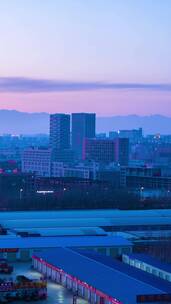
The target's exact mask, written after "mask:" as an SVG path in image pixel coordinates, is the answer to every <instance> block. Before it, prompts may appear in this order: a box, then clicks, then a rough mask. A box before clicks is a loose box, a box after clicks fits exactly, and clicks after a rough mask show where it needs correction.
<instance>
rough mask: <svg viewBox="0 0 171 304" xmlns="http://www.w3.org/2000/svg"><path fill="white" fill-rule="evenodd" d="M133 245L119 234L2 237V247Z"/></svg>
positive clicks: (0, 239) (0, 243)
mask: <svg viewBox="0 0 171 304" xmlns="http://www.w3.org/2000/svg"><path fill="white" fill-rule="evenodd" d="M118 246H121V247H122V246H123V247H124V246H132V243H131V242H130V241H128V240H126V239H124V238H122V237H119V236H116V237H115V236H81V237H80V236H74V237H73V236H71V237H70V236H66V237H63V236H59V237H56V236H55V237H53V236H52V237H25V238H23V237H8V236H6V237H5V238H4V237H0V248H21V249H22V248H32V249H34V248H37V249H38V248H56V247H118Z"/></svg>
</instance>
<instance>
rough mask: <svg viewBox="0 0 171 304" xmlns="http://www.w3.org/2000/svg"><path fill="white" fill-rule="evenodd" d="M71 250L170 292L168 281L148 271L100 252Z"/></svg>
mask: <svg viewBox="0 0 171 304" xmlns="http://www.w3.org/2000/svg"><path fill="white" fill-rule="evenodd" d="M73 250H74V251H75V252H78V253H80V254H82V255H85V256H87V257H89V258H91V259H93V260H95V261H98V262H100V263H102V264H104V265H106V266H109V267H111V268H112V269H115V270H118V271H121V272H123V273H125V274H128V275H129V276H131V277H133V278H135V279H137V280H139V281H142V282H144V283H148V284H150V285H152V286H153V287H156V288H162V290H164V291H165V292H170V290H171V283H170V282H168V281H165V280H163V279H160V278H158V277H155V276H154V275H152V274H150V273H147V272H145V271H142V270H140V269H137V268H135V267H132V266H130V265H128V264H125V263H123V262H120V261H118V260H116V259H114V258H111V257H108V256H105V255H103V254H100V253H97V252H94V251H87V250H79V249H73ZM128 256H129V255H128ZM130 256H131V254H130Z"/></svg>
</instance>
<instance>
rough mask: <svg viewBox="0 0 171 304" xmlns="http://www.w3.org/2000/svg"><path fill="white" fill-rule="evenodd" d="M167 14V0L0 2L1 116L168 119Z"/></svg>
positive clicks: (170, 86) (170, 5) (170, 62)
mask: <svg viewBox="0 0 171 304" xmlns="http://www.w3.org/2000/svg"><path fill="white" fill-rule="evenodd" d="M170 13H171V3H170V1H169V0H166V1H164V2H161V1H159V0H157V1H155V5H154V2H153V1H149V0H148V1H147V0H145V1H143V2H137V1H135V0H128V1H111V0H108V1H107V2H106V1H103V0H102V1H97V0H95V1H93V2H92V1H86V3H84V2H83V1H79V0H78V1H75V2H73V1H71V0H65V1H62V2H61V1H55V0H50V1H48V2H44V3H42V1H39V0H38V1H36V2H35V1H32V0H31V1H25V2H24V3H23V1H21V0H14V1H13V2H12V1H9V0H6V1H1V3H0V20H1V21H0V25H1V27H0V35H1V50H0V65H1V72H0V109H16V110H19V111H26V112H49V113H56V112H58V113H60V112H62V113H63V112H67V113H71V112H73V111H75V112H96V113H97V115H99V116H102V115H104V116H110V115H128V114H139V115H151V114H162V115H167V116H171V110H169V107H170V100H171V72H170V71H171V60H170V54H169V50H170V46H171V40H170V31H169V29H170V26H171V21H170ZM49 16H50V18H49Z"/></svg>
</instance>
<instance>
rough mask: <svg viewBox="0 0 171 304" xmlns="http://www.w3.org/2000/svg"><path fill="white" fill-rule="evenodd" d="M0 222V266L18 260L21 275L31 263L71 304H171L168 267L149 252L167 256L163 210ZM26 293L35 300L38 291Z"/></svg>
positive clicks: (21, 215)
mask: <svg viewBox="0 0 171 304" xmlns="http://www.w3.org/2000/svg"><path fill="white" fill-rule="evenodd" d="M0 224H1V226H0V233H1V235H0V258H1V259H5V260H6V262H4V263H6V264H5V265H7V266H5V267H6V268H5V269H6V270H5V271H7V270H8V269H10V267H11V266H13V265H14V269H15V264H16V263H18V264H17V265H19V266H17V267H20V266H21V268H22V265H26V268H27V271H26V274H27V273H28V268H29V269H31V268H30V267H31V260H32V267H33V268H34V270H35V273H36V276H37V274H38V275H39V276H40V275H41V276H42V277H43V279H44V280H45V281H47V286H49V284H51V282H53V283H54V284H55V286H56V287H54V290H56V291H57V290H58V288H63V289H64V288H65V290H66V292H70V297H71V299H72V297H73V303H74V304H75V303H81V302H77V299H80V298H81V299H83V300H82V301H83V303H86V304H87V303H92V304H120V303H122V304H137V303H138V304H139V303H143V302H145V303H149V302H151V303H152V302H153V303H158V302H162V301H163V302H164V303H170V302H171V295H170V290H171V282H170V273H166V271H165V270H166V268H167V269H168V270H169V269H170V268H169V267H168V266H167V265H166V264H164V263H162V262H160V261H159V260H155V259H154V258H153V257H152V256H156V257H157V258H159V259H161V260H162V259H164V260H166V261H167V262H168V261H170V260H169V259H170V236H171V212H170V211H168V210H167V211H166V210H145V211H136V212H135V211H120V210H93V211H92V210H85V211H81V210H75V211H55V212H51V211H48V212H41V211H40V212H16V214H15V216H14V214H13V213H12V212H4V213H1V214H0ZM149 226H150V233H149V228H148V227H149ZM161 244H162V245H161ZM166 245H167V246H168V247H166ZM166 248H167V250H166ZM163 251H164V253H165V255H163ZM145 252H146V255H145V254H144V253H145ZM142 253H143V255H142ZM145 257H146V258H145ZM157 261H158V262H157ZM145 263H146V264H145ZM144 265H145V266H144ZM2 266H3V265H2ZM156 266H158V268H157V271H156V268H155V267H156ZM154 268H155V269H154ZM19 269H20V268H19ZM31 273H32V275H33V274H34V272H33V271H32V270H31ZM22 274H25V272H22ZM30 280H31V282H32V278H30ZM38 280H40V277H39V279H38ZM106 282H108V284H106ZM4 284H5V283H4ZM59 286H60V287H59ZM123 286H128V287H129V288H127V292H126V294H125V293H124V292H123ZM48 290H49V289H47V291H48ZM38 292H39V291H38ZM40 293H41V295H42V291H41V290H40ZM27 294H28V300H29V299H31V297H34V298H35V299H36V297H37V291H36V294H34V295H33V296H32V295H30V294H29V292H28V291H27ZM43 296H46V293H44V291H43ZM74 299H76V300H74ZM45 301H47V303H49V302H48V293H47V300H45ZM71 301H72V300H71ZM74 301H75V302H74ZM80 301H81V300H80ZM57 303H58V302H57ZM59 303H60V301H59ZM66 303H67V304H68V303H70V302H66ZM71 303H72V302H71Z"/></svg>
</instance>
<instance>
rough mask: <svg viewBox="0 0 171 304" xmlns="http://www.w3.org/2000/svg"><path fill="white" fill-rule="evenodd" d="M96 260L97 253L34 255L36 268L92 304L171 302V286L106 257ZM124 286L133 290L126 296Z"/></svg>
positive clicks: (65, 251) (63, 251) (66, 251)
mask: <svg viewBox="0 0 171 304" xmlns="http://www.w3.org/2000/svg"><path fill="white" fill-rule="evenodd" d="M94 256H96V254H95V253H94V254H92V253H90V255H89V254H88V255H87V254H86V253H85V252H84V251H82V252H81V251H79V252H77V251H75V250H71V249H68V248H58V249H55V250H49V251H45V252H43V253H37V254H36V255H34V256H33V267H34V269H36V270H38V271H39V272H41V273H42V274H44V275H45V276H46V277H47V278H49V279H51V280H53V281H55V282H57V283H58V284H62V285H63V286H65V287H66V288H68V289H70V290H72V291H73V292H74V293H76V294H78V295H79V296H81V297H83V298H85V299H86V300H88V302H89V303H94V304H95V303H100V304H102V303H104V304H120V303H123V304H136V303H142V302H144V301H143V299H146V300H147V302H148V301H149V299H150V298H151V302H153V301H157V300H159V301H161V300H165V301H166V302H168V301H171V295H170V290H171V284H170V283H168V282H166V281H162V280H161V279H158V278H155V277H153V276H151V275H149V274H145V273H144V272H143V271H141V270H137V269H131V266H128V265H125V264H123V263H121V262H117V261H114V259H112V262H111V260H109V262H108V260H107V259H108V258H106V260H107V261H105V258H103V256H101V258H96V257H95V258H94ZM100 259H102V261H101V260H100ZM109 263H110V264H109ZM124 286H127V287H128V286H129V288H127V292H126V293H125V292H124V289H123V287H124Z"/></svg>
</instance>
